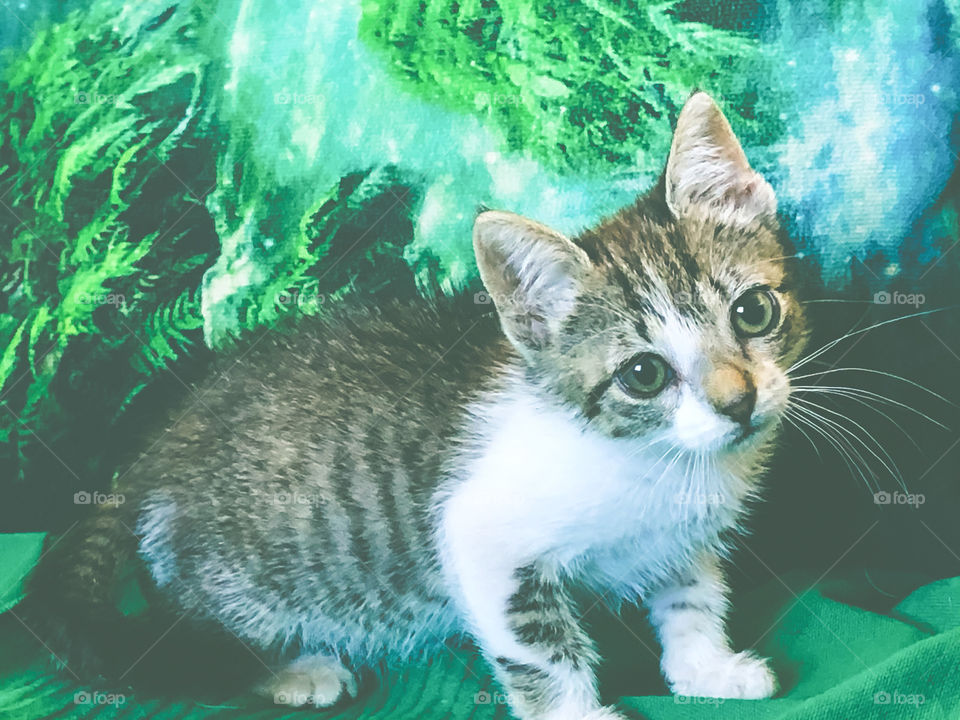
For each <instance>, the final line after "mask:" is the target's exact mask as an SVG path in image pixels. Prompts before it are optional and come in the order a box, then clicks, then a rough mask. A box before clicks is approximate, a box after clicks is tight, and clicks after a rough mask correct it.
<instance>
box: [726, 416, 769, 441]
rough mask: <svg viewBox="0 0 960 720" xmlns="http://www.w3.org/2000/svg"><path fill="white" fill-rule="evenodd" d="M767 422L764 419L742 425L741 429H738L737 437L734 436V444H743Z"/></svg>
mask: <svg viewBox="0 0 960 720" xmlns="http://www.w3.org/2000/svg"><path fill="white" fill-rule="evenodd" d="M766 425H767V423H765V422H763V421H762V420H760V421H758V422H753V423H750V424H749V425H741V426H740V429H739V430H738V431H737V435H736V437H734V438H733V443H732V444H733V445H743V444H744V443H745V442H746V441H747V440H749V439H750V438H752V437H753V436H754V435H756V434H757V433H758V432H759V431H760V430H761V429H762V428H763V427H765V426H766Z"/></svg>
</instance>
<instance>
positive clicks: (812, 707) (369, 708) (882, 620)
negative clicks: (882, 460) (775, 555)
mask: <svg viewBox="0 0 960 720" xmlns="http://www.w3.org/2000/svg"><path fill="white" fill-rule="evenodd" d="M39 541H40V537H39V536H38V535H36V534H30V535H18V534H10V535H0V560H2V565H0V567H2V568H3V570H2V576H0V577H2V583H3V584H2V585H0V597H2V598H8V597H16V596H18V594H19V590H18V587H19V586H20V580H21V579H22V578H21V576H22V574H23V572H24V570H26V569H29V568H30V566H31V565H32V564H33V563H34V562H35V561H36V559H37V557H38V554H39V553H38V550H39ZM788 587H789V588H803V587H805V585H804V578H803V577H802V576H801V575H795V576H789V577H786V578H784V579H783V580H773V581H771V582H770V583H769V584H768V585H766V586H763V587H761V588H760V589H758V590H755V591H752V592H750V593H747V594H745V595H744V596H743V597H739V598H737V600H736V602H735V603H734V612H733V618H732V632H733V634H734V636H735V637H736V639H737V640H738V642H740V643H755V642H756V641H757V640H758V638H759V642H758V643H757V649H758V651H759V652H761V653H764V654H766V655H769V656H770V657H771V658H772V659H773V663H774V666H775V668H776V670H777V673H778V676H779V677H780V678H781V683H782V685H783V686H784V692H783V693H782V695H781V696H779V697H777V698H775V699H773V700H761V701H744V700H726V701H723V700H715V699H706V698H681V697H672V696H669V695H666V694H665V690H664V688H663V686H662V684H661V683H660V681H659V679H658V677H659V676H658V674H657V665H656V656H655V651H656V644H655V643H654V642H653V639H652V637H651V636H650V634H649V628H647V627H646V625H645V624H644V622H643V620H642V617H641V616H640V614H639V613H638V612H630V611H628V612H626V613H625V614H624V617H623V619H619V618H616V617H614V616H612V615H608V614H606V613H605V612H597V610H596V608H594V610H593V611H592V612H590V613H588V619H589V621H590V623H591V624H593V625H595V626H596V627H595V634H596V635H597V636H598V639H599V642H600V644H601V649H602V651H603V655H604V657H605V666H604V669H603V671H602V672H601V690H602V691H603V692H604V694H605V695H608V696H609V695H610V693H611V690H614V691H615V694H617V695H622V697H619V698H614V697H608V699H609V700H610V701H613V700H617V702H618V704H619V705H620V706H621V707H622V708H624V709H625V710H627V711H628V712H630V711H636V712H640V713H642V714H644V715H646V716H647V717H649V718H651V720H685V719H688V718H689V719H691V720H692V719H694V718H704V717H709V718H714V719H716V720H728V719H729V720H754V719H756V720H773V719H776V720H817V719H820V718H823V719H827V718H829V719H831V720H832V719H836V720H852V719H854V718H890V719H895V718H904V720H906V719H907V718H910V719H912V720H915V719H916V718H937V719H940V718H944V719H945V720H947V719H951V718H957V717H960V700H958V699H957V698H960V674H958V673H957V668H958V667H960V578H953V579H948V580H942V581H939V582H935V583H932V584H930V585H927V586H925V587H921V588H919V589H917V590H916V591H915V592H913V593H912V594H910V595H909V596H908V597H907V598H906V599H904V600H903V601H902V602H900V603H899V605H897V606H896V608H894V610H893V611H892V612H890V613H889V614H887V615H883V614H877V613H874V612H870V611H867V610H864V609H861V608H860V607H857V606H856V605H853V604H849V603H844V602H841V601H839V600H838V599H836V597H837V596H838V595H840V594H843V595H844V596H846V597H850V596H853V597H856V596H857V593H858V592H859V590H858V589H857V585H856V584H855V583H853V582H847V583H841V584H838V583H835V582H834V583H822V584H819V585H817V586H815V587H812V588H809V589H807V590H804V591H802V592H800V591H798V590H789V589H788ZM828 588H829V589H828ZM794 593H796V594H794ZM0 648H2V651H0V717H2V718H11V720H13V719H17V720H19V719H20V718H23V719H24V720H27V719H30V718H40V717H44V716H46V715H47V714H51V713H55V712H60V713H62V714H61V715H59V717H64V718H81V717H87V716H88V715H92V714H93V713H94V712H95V711H98V712H99V713H100V714H98V715H97V717H98V718H114V717H116V718H126V717H144V716H146V717H155V718H175V717H176V718H179V719H180V720H183V719H184V718H207V717H223V716H225V715H226V716H228V717H237V718H240V717H243V718H261V717H262V718H267V717H271V718H276V717H286V716H287V715H292V714H291V713H287V712H285V711H284V710H283V709H282V708H278V707H275V706H273V705H270V704H269V703H267V702H265V701H263V700H259V699H257V698H254V697H242V698H237V699H235V700H234V701H231V702H229V703H224V704H222V705H219V706H216V707H213V706H208V705H198V704H195V703H184V702H171V701H169V700H156V699H145V698H138V697H137V698H135V697H133V696H125V695H124V696H111V695H107V694H105V693H102V692H101V693H100V694H95V693H96V692H97V691H96V689H95V688H93V689H92V688H83V687H81V686H79V685H77V684H75V683H71V682H69V678H67V680H64V678H63V676H62V675H61V676H59V677H57V676H54V675H53V674H51V673H50V672H49V667H48V666H45V664H44V662H45V661H44V653H43V651H42V649H41V648H40V646H39V643H38V641H37V640H36V639H35V638H34V637H32V636H31V634H30V633H29V632H28V631H27V630H26V629H25V628H24V626H23V625H22V624H21V623H20V622H19V621H18V619H17V617H16V609H15V608H14V609H13V611H8V612H5V613H4V614H3V615H0ZM647 688H650V689H651V690H647ZM641 692H649V693H651V694H644V695H641V694H640V693H641ZM653 693H656V694H653ZM91 698H96V702H91ZM502 699H503V696H502V694H501V693H500V692H499V690H498V688H497V687H496V686H495V685H494V684H493V683H492V681H491V676H490V672H489V668H488V667H487V666H486V665H485V663H484V662H483V661H482V660H480V659H479V658H478V657H477V656H476V654H475V653H474V652H471V651H470V650H468V649H456V650H451V651H450V652H449V653H440V654H439V655H437V656H436V657H434V658H432V659H429V661H428V660H426V659H425V660H421V661H418V662H415V663H411V664H410V665H409V666H407V667H404V668H402V669H400V670H391V671H388V672H387V674H386V679H385V681H384V683H383V684H382V685H380V686H377V687H375V688H371V689H370V692H369V694H365V695H363V697H362V699H361V701H359V702H358V703H356V704H355V705H352V706H350V707H347V708H345V709H343V710H342V711H340V712H330V713H325V714H324V717H330V718H344V719H345V720H346V719H348V718H381V719H384V720H386V719H387V718H390V719H391V720H393V719H396V720H406V719H407V718H410V719H411V720H413V719H414V718H448V719H450V720H455V719H459V718H474V719H475V720H482V719H484V718H504V717H507V716H508V713H507V711H506V707H505V706H504V705H503V703H502Z"/></svg>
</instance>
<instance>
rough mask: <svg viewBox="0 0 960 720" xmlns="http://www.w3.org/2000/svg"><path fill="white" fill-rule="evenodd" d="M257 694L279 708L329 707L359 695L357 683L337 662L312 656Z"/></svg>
mask: <svg viewBox="0 0 960 720" xmlns="http://www.w3.org/2000/svg"><path fill="white" fill-rule="evenodd" d="M256 691H257V692H258V693H259V694H260V695H263V696H265V697H268V698H270V699H272V700H273V702H274V703H276V704H277V705H291V706H293V707H301V706H303V705H313V706H314V707H318V708H320V707H329V706H330V705H333V704H334V703H335V702H337V700H339V699H340V698H341V696H342V695H343V694H344V693H346V694H347V695H348V696H350V697H356V695H357V681H356V678H354V676H353V673H351V672H350V671H349V670H347V668H345V667H344V666H343V665H342V664H341V663H340V661H339V660H337V659H335V658H330V657H325V656H321V655H310V656H306V657H301V658H297V659H296V660H294V661H293V662H292V663H290V664H289V665H288V666H287V667H285V668H283V669H282V670H280V671H279V672H278V673H276V675H274V676H273V677H271V678H270V679H268V680H266V681H265V682H264V683H263V684H262V685H260V686H258V687H257V688H256Z"/></svg>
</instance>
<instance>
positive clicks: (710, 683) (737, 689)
mask: <svg viewBox="0 0 960 720" xmlns="http://www.w3.org/2000/svg"><path fill="white" fill-rule="evenodd" d="M664 675H666V677H667V682H668V684H669V685H670V689H671V690H672V691H673V693H674V694H675V695H686V696H689V697H715V698H735V699H740V700H760V699H762V698H768V697H771V696H772V695H773V694H774V693H775V692H776V691H777V678H776V676H775V675H774V674H773V672H772V671H771V670H770V667H769V666H768V665H767V661H766V660H765V659H764V658H760V657H757V656H756V655H754V654H753V653H751V652H739V653H725V654H722V655H717V656H714V657H713V658H711V659H709V660H708V659H706V658H698V659H697V661H696V662H695V663H691V664H686V665H680V664H678V663H672V664H669V665H668V664H666V663H665V665H664Z"/></svg>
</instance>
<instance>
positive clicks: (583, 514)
mask: <svg viewBox="0 0 960 720" xmlns="http://www.w3.org/2000/svg"><path fill="white" fill-rule="evenodd" d="M775 212H776V200H775V198H774V195H773V192H772V190H771V188H770V186H769V185H768V184H767V183H766V182H765V181H764V180H763V179H762V178H761V177H760V176H759V175H758V174H756V173H755V172H754V171H753V170H751V168H750V166H749V165H748V163H747V160H746V157H745V156H744V153H743V151H742V149H741V148H740V145H739V144H738V142H737V140H736V138H735V137H734V135H733V132H732V130H731V128H730V125H729V124H728V123H727V121H726V119H725V118H724V116H723V114H722V113H721V112H720V110H719V109H718V108H717V106H716V105H715V104H714V102H713V101H712V100H711V99H710V97H708V96H707V95H706V94H704V93H696V94H694V95H693V96H692V97H691V98H690V100H689V101H688V102H687V104H686V106H685V107H684V108H683V111H682V112H681V114H680V117H679V119H678V122H677V128H676V132H675V135H674V138H673V143H672V147H671V150H670V155H669V159H668V161H667V165H666V170H665V172H664V174H663V177H662V178H661V180H660V182H659V183H658V184H657V186H656V187H655V188H654V189H653V190H652V191H651V192H650V193H649V194H648V195H646V196H645V197H643V198H641V199H640V200H638V202H637V203H636V204H634V205H632V206H630V207H627V208H625V209H624V210H622V211H621V212H620V213H619V214H618V215H616V216H614V217H613V218H611V219H609V220H607V221H605V222H603V223H602V224H601V225H600V226H598V227H596V228H594V229H592V230H589V231H586V232H584V233H583V234H582V235H580V236H579V237H577V238H574V239H569V238H567V237H564V236H563V235H561V234H560V233H557V232H555V231H553V230H551V229H549V228H547V227H544V226H543V225H540V224H538V223H535V222H532V221H530V220H527V219H525V218H522V217H519V216H517V215H513V214H510V213H507V212H484V213H482V214H481V215H480V216H479V217H478V218H477V220H476V225H475V228H474V247H475V251H476V259H477V264H478V266H479V269H480V275H481V278H482V280H483V283H484V285H485V286H486V288H487V291H488V293H489V298H491V299H492V301H493V304H494V306H495V308H496V315H494V314H492V313H485V312H484V311H485V310H486V307H487V306H486V305H485V304H484V302H485V301H486V298H485V297H484V296H482V295H481V296H478V297H477V299H476V302H471V301H470V300H471V299H470V298H468V299H467V300H468V301H467V302H463V301H462V300H460V301H456V300H455V301H451V302H437V303H428V302H425V301H423V302H416V303H400V302H396V303H388V304H384V305H380V306H362V305H349V306H345V307H342V308H341V309H339V310H336V311H334V312H331V313H328V314H327V315H326V316H325V317H324V318H323V319H320V320H304V321H302V323H301V324H300V325H298V326H297V329H296V331H295V332H294V333H292V334H288V335H283V334H278V333H272V334H268V335H266V336H264V339H262V340H260V341H255V342H253V343H251V344H249V345H248V346H246V347H245V348H241V349H240V350H238V351H237V352H236V353H235V355H233V356H232V357H228V358H225V359H222V361H221V363H220V366H219V368H218V369H217V370H216V371H215V372H213V373H211V375H210V377H209V378H208V379H207V380H206V381H205V382H202V383H201V384H199V385H198V387H197V388H196V389H195V391H194V392H192V393H191V394H190V395H189V396H187V397H186V398H185V400H184V401H183V403H182V404H181V405H180V406H179V407H178V408H177V409H176V410H175V411H174V412H173V413H172V414H170V415H169V417H167V418H165V419H164V420H163V423H162V426H161V427H160V428H159V430H158V432H156V433H155V434H154V435H152V436H149V437H147V438H145V440H144V445H143V448H141V450H142V454H140V455H139V456H138V457H134V458H131V459H130V460H129V462H127V463H126V465H125V466H124V467H122V468H121V470H120V473H119V476H120V477H121V478H122V480H121V484H120V486H119V487H118V488H117V489H118V490H119V491H120V492H122V493H123V494H124V496H125V498H126V502H125V503H124V504H122V505H119V506H117V507H108V508H102V509H101V510H100V511H99V512H97V513H96V514H95V515H94V516H93V517H91V518H90V519H88V520H86V521H84V523H83V525H81V526H80V527H78V528H77V529H76V530H74V531H73V535H72V537H68V540H67V541H66V542H64V543H63V544H61V545H60V546H58V548H57V552H53V553H51V555H50V559H48V560H46V567H47V568H48V570H47V572H48V573H49V572H51V571H50V570H49V568H56V571H55V572H56V579H57V583H56V584H57V587H58V588H60V590H59V592H60V593H61V596H62V597H61V599H62V600H68V601H69V603H66V602H65V603H63V604H64V605H66V604H69V607H70V615H71V616H72V617H77V616H78V615H79V614H80V613H79V611H78V609H77V608H78V607H80V606H82V607H83V608H84V612H87V611H88V610H89V611H91V612H92V611H93V610H100V611H102V610H103V609H104V608H106V607H107V606H109V607H111V608H112V607H113V601H114V597H113V595H114V588H113V585H114V582H113V578H114V576H115V575H116V573H117V572H118V569H119V567H120V566H121V564H122V561H123V549H124V548H130V549H135V551H136V553H137V554H138V555H139V557H140V558H141V559H142V563H143V564H144V565H145V567H146V568H147V570H148V571H149V575H150V578H151V581H152V583H153V585H154V589H155V592H156V593H157V594H158V596H159V597H161V598H163V599H164V601H165V602H166V603H167V604H168V605H169V606H170V607H173V608H175V609H177V611H178V612H179V613H180V614H181V615H182V614H184V613H187V612H189V614H190V622H191V623H200V624H203V623H205V624H207V625H213V626H217V627H220V628H223V629H224V630H226V631H227V632H228V633H229V634H232V635H235V636H236V637H238V638H239V639H240V640H241V641H242V642H243V643H244V644H245V645H246V646H247V647H248V648H249V649H251V650H253V651H254V652H256V653H258V654H260V655H261V657H262V658H263V659H264V662H265V663H267V664H271V665H272V671H271V673H269V674H268V676H267V678H266V679H265V680H264V681H263V682H262V683H261V685H260V686H259V689H260V690H261V691H262V692H265V693H266V694H267V695H268V696H270V697H273V698H274V699H275V700H277V701H278V702H284V703H290V704H308V703H309V704H314V705H317V706H325V705H329V704H332V703H334V702H335V701H337V700H340V699H346V698H347V696H353V695H355V694H356V692H357V680H356V678H357V675H356V672H357V670H358V669H359V668H363V667H369V666H371V665H374V664H376V663H377V662H379V661H381V660H383V659H385V658H393V659H398V658H401V659H402V658H403V657H408V656H409V655H410V654H412V653H414V652H421V651H424V650H429V649H431V648H434V647H439V646H440V644H441V642H442V641H443V640H444V639H445V638H450V637H452V636H455V635H458V634H460V633H464V634H468V635H469V636H472V638H473V639H475V640H476V642H477V643H478V644H479V646H480V648H481V650H482V652H483V654H484V655H485V656H486V657H487V658H488V659H489V661H490V662H491V664H492V666H493V667H494V668H495V672H496V675H497V677H498V678H499V681H500V682H501V683H502V684H503V687H504V689H505V691H506V693H507V695H508V697H509V699H510V702H511V704H512V709H513V711H514V712H515V713H516V715H517V716H518V717H520V718H523V719H525V720H548V719H549V720H584V719H585V718H590V719H592V720H597V719H601V718H617V717H621V716H620V715H619V714H618V713H617V712H616V711H615V710H614V709H612V708H609V707H602V706H601V705H600V703H599V701H598V696H597V683H596V677H595V674H594V670H595V667H596V665H597V663H598V661H599V658H598V656H597V653H596V651H595V648H594V645H593V643H592V641H591V639H590V637H588V635H587V634H586V633H585V632H584V630H583V628H582V627H581V625H580V623H579V621H578V617H579V611H578V608H577V607H576V605H575V603H574V600H573V599H572V597H571V593H570V588H571V587H573V586H574V585H580V586H585V587H586V588H590V589H592V590H593V591H594V592H595V593H597V594H602V595H604V596H605V597H606V598H608V599H612V600H614V601H615V602H616V603H618V602H620V601H623V600H626V601H631V602H643V603H644V604H645V605H646V606H647V607H648V608H649V610H650V618H651V620H652V622H653V624H654V626H655V628H656V631H657V634H658V637H659V639H660V641H661V643H662V645H663V656H662V670H663V673H664V676H665V678H666V681H667V683H668V684H669V686H670V688H671V689H672V690H673V692H675V693H680V694H685V695H697V696H715V697H727V698H764V697H769V696H770V695H772V694H773V693H774V692H775V690H776V687H777V684H776V680H775V678H774V676H773V674H772V673H771V671H770V669H769V667H768V665H767V662H766V661H765V660H763V659H761V658H759V657H756V656H755V655H753V654H752V653H750V652H735V651H734V650H733V649H732V648H731V647H730V643H729V641H728V638H727V636H726V633H725V629H724V616H725V614H726V612H727V605H728V603H727V599H726V593H727V591H726V587H725V583H724V578H723V573H722V570H721V562H720V560H721V558H722V557H723V555H724V554H725V552H726V550H727V547H728V545H727V542H726V541H725V538H726V537H727V533H728V531H733V530H736V528H737V525H738V522H739V520H740V518H741V517H742V513H743V510H744V505H745V502H746V501H747V499H748V498H749V497H750V496H751V495H753V494H755V493H756V492H757V490H758V477H759V475H760V473H761V471H762V470H763V466H764V461H765V460H766V458H767V456H768V454H769V450H770V447H771V443H772V441H773V440H774V437H775V434H776V430H777V428H778V426H779V424H780V419H781V417H782V416H783V412H784V409H785V407H786V404H787V398H788V396H789V394H790V387H789V384H788V379H787V376H786V374H785V368H788V367H789V366H790V364H791V363H792V362H793V361H794V360H795V359H796V358H797V357H798V355H799V353H800V350H801V347H802V344H803V340H804V338H805V329H804V320H803V317H802V314H801V309H800V306H799V305H798V303H797V300H796V299H795V297H794V294H793V292H792V289H791V285H790V280H789V278H788V275H787V272H786V268H785V267H784V264H783V257H784V255H785V252H784V250H783V248H782V246H781V244H780V231H779V229H778V226H777V221H776V218H775ZM497 319H498V320H499V323H497ZM127 528H129V529H130V532H128V531H127ZM38 576H40V577H42V576H43V569H41V571H40V573H39V575H38ZM38 587H39V586H38ZM65 587H66V588H79V589H76V590H70V589H67V590H64V588H65ZM38 592H40V591H39V590H38ZM81 624H82V623H81ZM110 627H113V626H110ZM117 627H122V625H118V626H117ZM112 632H123V631H122V630H120V629H114V630H112ZM144 650H147V649H146V648H144ZM278 659H282V660H283V661H284V662H285V663H286V664H285V666H283V667H281V666H279V665H276V664H275V663H277V662H278ZM129 661H130V662H134V661H137V658H136V656H134V657H131V658H130V660H129ZM119 669H123V668H119Z"/></svg>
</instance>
